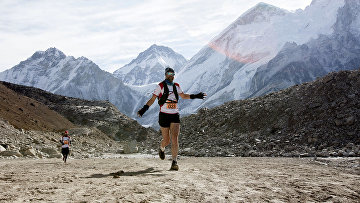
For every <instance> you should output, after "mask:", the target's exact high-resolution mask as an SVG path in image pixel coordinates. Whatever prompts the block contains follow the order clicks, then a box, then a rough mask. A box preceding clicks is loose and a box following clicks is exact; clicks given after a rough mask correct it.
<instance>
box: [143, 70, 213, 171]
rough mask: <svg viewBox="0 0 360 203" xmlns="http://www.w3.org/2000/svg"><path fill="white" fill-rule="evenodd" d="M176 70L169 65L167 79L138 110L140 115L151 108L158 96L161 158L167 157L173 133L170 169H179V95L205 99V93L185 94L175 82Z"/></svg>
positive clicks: (184, 97) (166, 71) (166, 72)
mask: <svg viewBox="0 0 360 203" xmlns="http://www.w3.org/2000/svg"><path fill="white" fill-rule="evenodd" d="M174 77H175V71H174V70H173V69H172V68H170V67H167V68H166V69H165V80H164V81H162V82H161V83H159V84H158V85H157V87H156V89H155V90H154V92H153V96H152V97H151V99H150V100H149V101H148V102H147V103H146V104H145V105H144V107H143V108H142V109H140V110H139V111H138V115H139V116H140V117H142V116H143V114H144V113H145V112H146V111H147V110H148V109H149V107H150V106H151V105H152V104H153V103H154V101H155V99H156V98H158V103H159V105H160V113H159V125H160V127H161V134H162V137H163V139H162V141H161V143H160V148H159V156H160V159H162V160H164V159H165V147H166V146H168V145H169V144H170V135H171V154H172V163H171V168H170V170H176V171H177V170H179V166H178V165H177V155H178V150H179V143H178V137H179V133H180V116H179V108H178V101H179V95H180V97H181V98H183V99H204V98H205V97H206V94H205V93H202V92H200V93H198V94H184V92H183V91H182V90H181V88H180V85H179V84H178V83H174V82H173V81H174Z"/></svg>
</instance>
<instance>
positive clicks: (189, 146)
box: [147, 70, 360, 157]
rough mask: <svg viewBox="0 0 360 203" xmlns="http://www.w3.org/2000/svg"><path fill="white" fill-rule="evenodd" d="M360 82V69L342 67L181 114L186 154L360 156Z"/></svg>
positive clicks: (181, 152)
mask: <svg viewBox="0 0 360 203" xmlns="http://www.w3.org/2000/svg"><path fill="white" fill-rule="evenodd" d="M359 87H360V70H356V71H340V72H333V73H330V74H328V75H326V76H325V77H323V78H319V79H317V80H316V81H314V82H309V83H304V84H301V85H295V86H292V87H290V88H287V89H285V90H281V91H278V92H273V93H270V94H268V95H266V96H262V97H256V98H252V99H246V100H238V101H232V102H227V103H225V104H223V105H221V106H218V107H215V108H212V109H207V108H203V109H201V110H199V112H198V113H197V114H194V115H191V116H187V117H184V118H182V119H181V135H180V139H179V140H180V141H179V143H180V154H182V155H190V156H289V157H298V156H319V157H320V156H321V157H328V156H360V89H359ZM148 141H150V140H148ZM147 145H149V146H151V143H149V144H147ZM154 146H156V145H153V146H152V148H154Z"/></svg>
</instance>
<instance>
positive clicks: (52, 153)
mask: <svg viewBox="0 0 360 203" xmlns="http://www.w3.org/2000/svg"><path fill="white" fill-rule="evenodd" d="M41 151H42V152H43V153H45V154H48V155H49V158H61V157H62V155H61V154H60V152H59V151H58V150H56V149H54V148H51V147H44V148H42V149H41Z"/></svg>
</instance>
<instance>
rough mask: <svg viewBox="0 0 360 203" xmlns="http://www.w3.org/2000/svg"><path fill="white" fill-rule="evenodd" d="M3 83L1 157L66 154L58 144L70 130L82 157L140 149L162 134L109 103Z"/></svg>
mask: <svg viewBox="0 0 360 203" xmlns="http://www.w3.org/2000/svg"><path fill="white" fill-rule="evenodd" d="M0 87H1V88H0V90H1V91H2V92H3V93H4V94H1V102H2V101H4V102H5V103H4V102H2V103H4V105H2V103H1V104H0V106H1V109H0V120H1V126H0V134H1V136H0V146H1V149H0V157H1V156H5V157H9V156H10V157H12V156H17V157H20V156H30V157H40V158H41V157H50V158H51V157H61V155H60V154H59V152H60V150H59V149H58V147H59V139H60V137H61V133H62V132H63V131H64V130H68V131H69V133H70V135H71V137H72V138H74V144H73V146H72V152H73V156H75V157H78V158H81V157H92V156H101V155H102V154H103V153H113V154H115V153H134V152H140V151H142V146H143V144H144V140H146V139H147V137H148V136H155V134H156V132H155V131H154V130H152V129H150V128H149V129H146V128H144V127H142V126H141V125H140V124H138V123H137V122H136V121H135V120H132V119H130V118H129V117H127V116H126V115H124V114H122V113H120V112H119V110H118V109H117V108H116V107H115V106H114V105H112V104H111V103H110V102H108V101H87V100H81V99H77V98H71V97H65V96H61V95H55V94H52V93H50V92H46V91H43V90H41V89H38V88H33V87H28V86H22V85H16V84H12V83H7V82H1V84H0ZM5 91H6V92H5ZM10 96H12V97H10ZM12 106H14V107H16V108H12ZM31 113H33V114H31ZM18 114H19V115H18ZM17 115H18V116H17ZM16 116H17V117H16ZM29 122H30V123H29ZM34 123H35V124H36V125H34ZM14 126H15V127H16V128H14Z"/></svg>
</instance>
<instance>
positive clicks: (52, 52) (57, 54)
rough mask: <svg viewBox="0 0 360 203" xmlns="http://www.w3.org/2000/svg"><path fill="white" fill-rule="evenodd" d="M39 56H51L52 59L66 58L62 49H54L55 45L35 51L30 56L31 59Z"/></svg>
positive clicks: (48, 57)
mask: <svg viewBox="0 0 360 203" xmlns="http://www.w3.org/2000/svg"><path fill="white" fill-rule="evenodd" d="M39 58H45V59H50V58H53V59H57V60H61V59H64V58H66V55H65V54H64V53H63V52H62V51H60V50H58V49H56V48H55V47H52V48H49V49H47V50H46V51H37V52H35V53H34V54H33V55H32V56H31V59H39Z"/></svg>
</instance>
